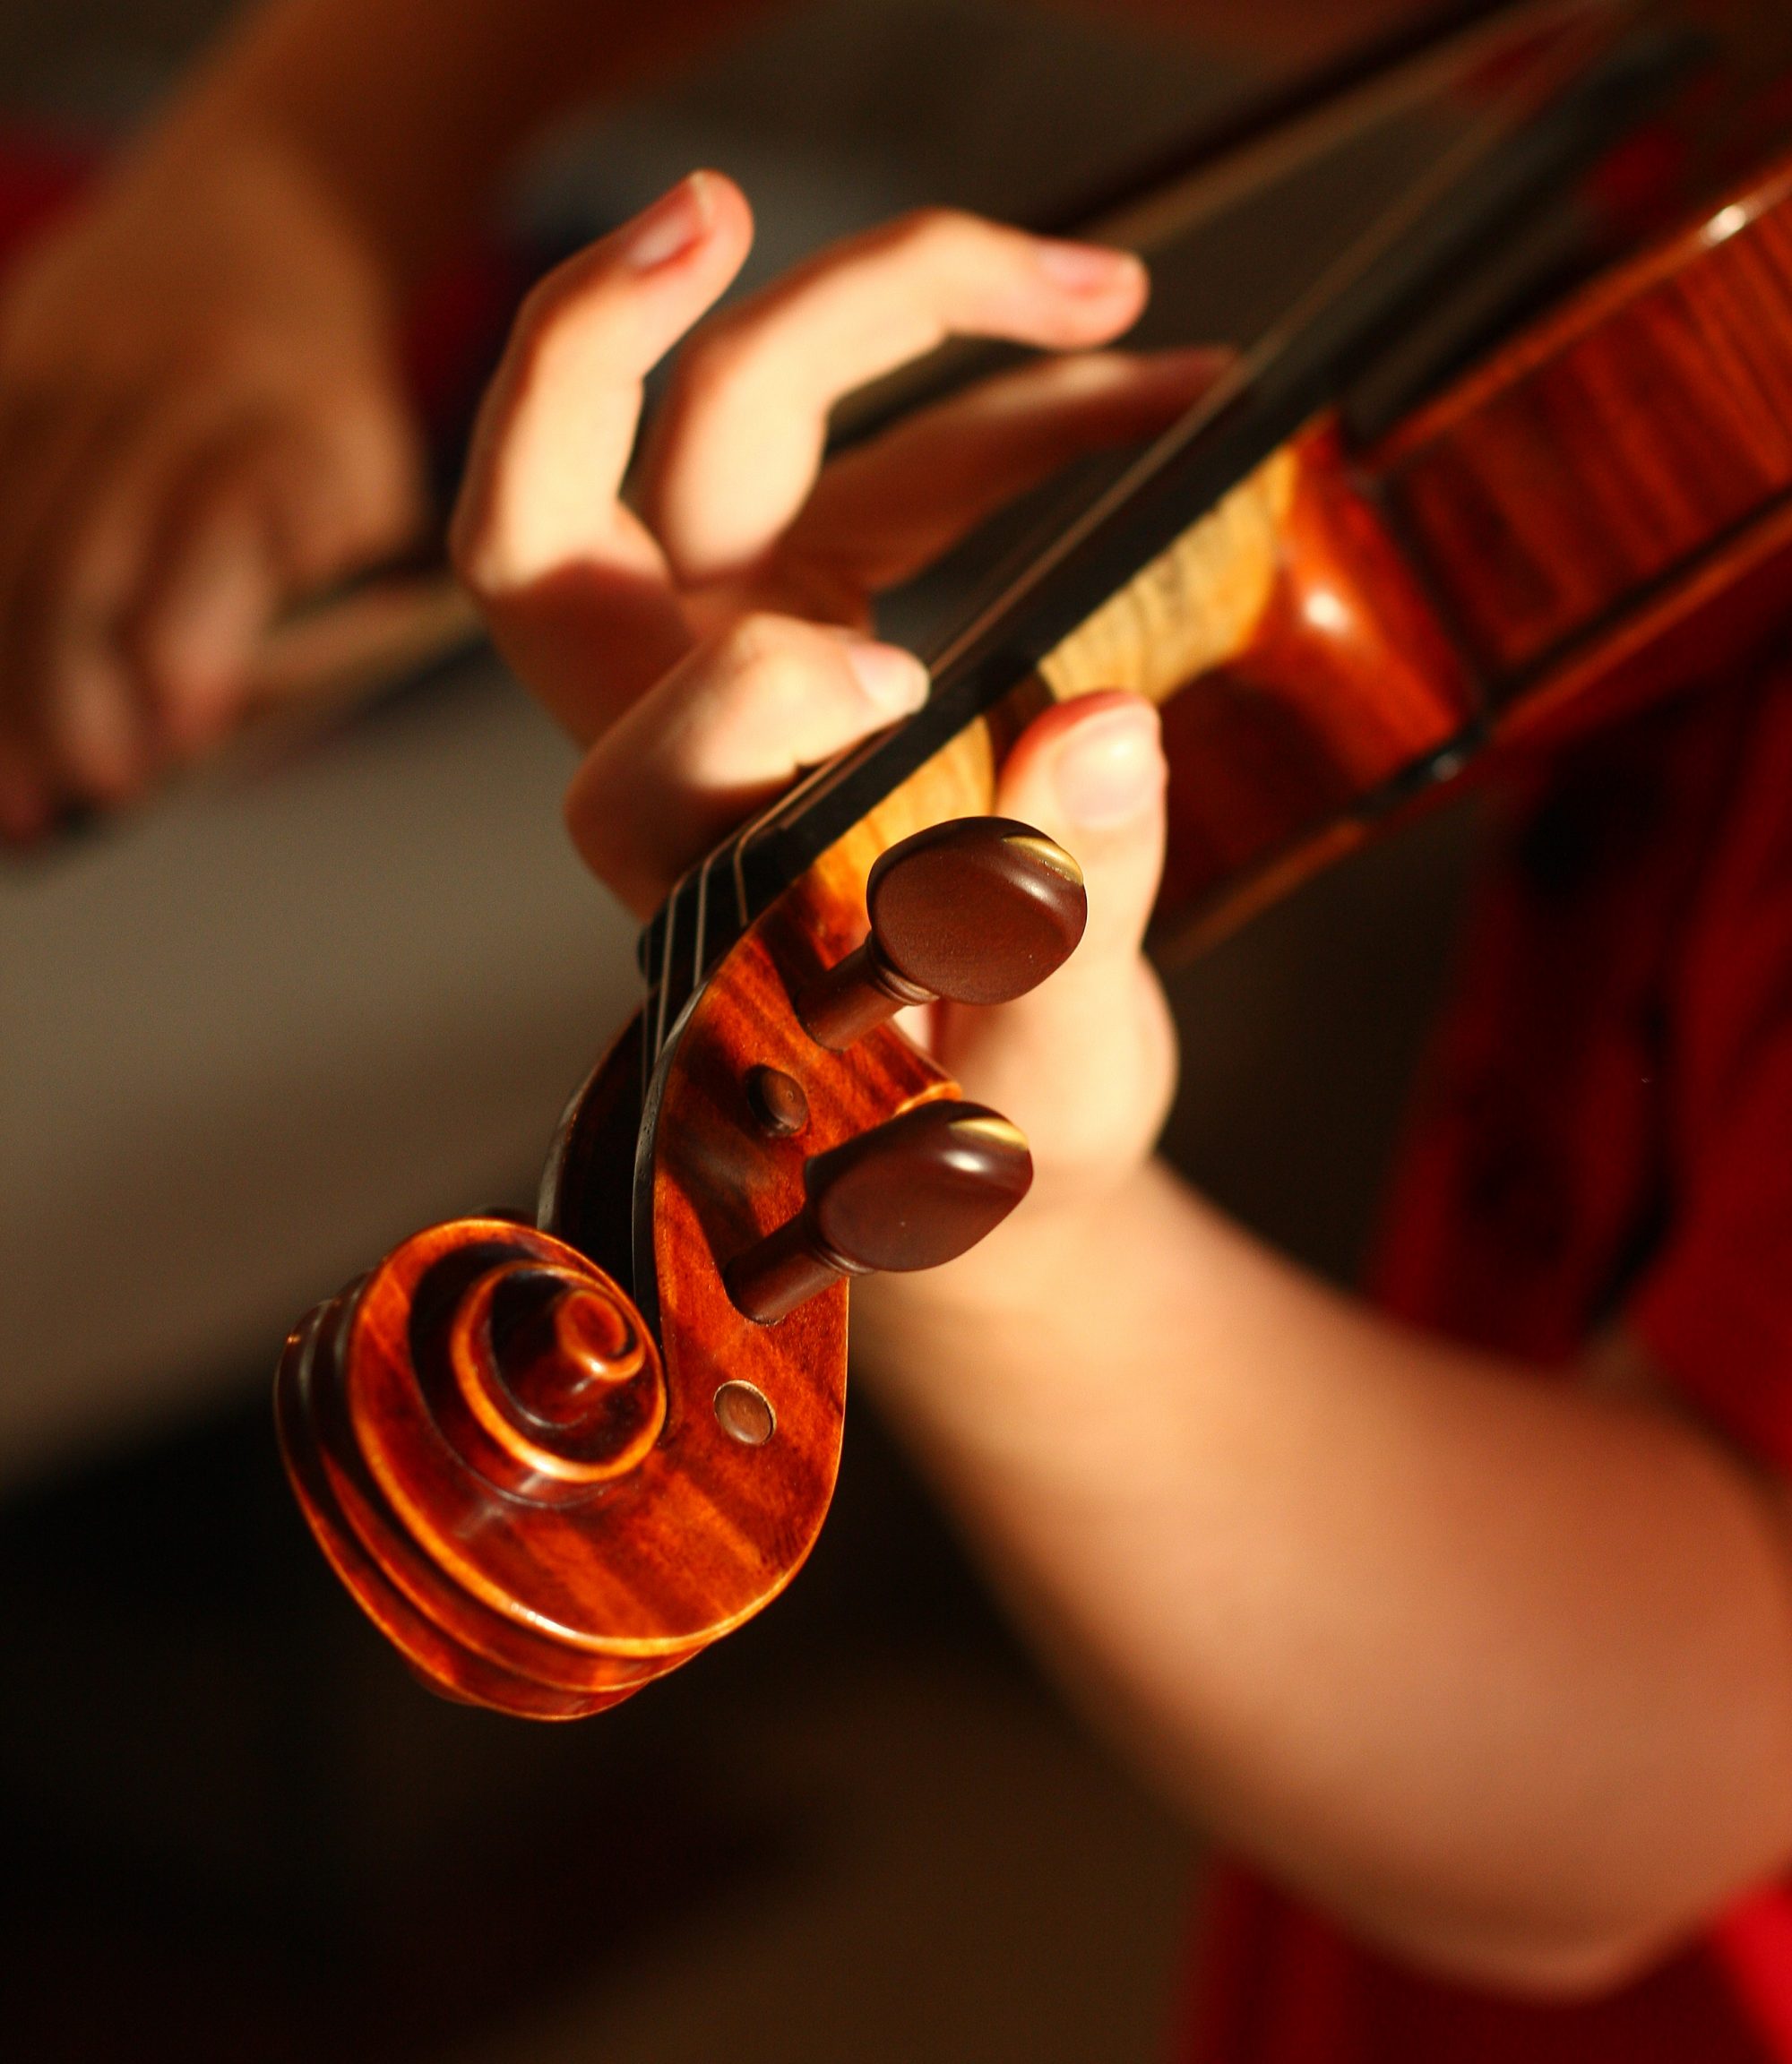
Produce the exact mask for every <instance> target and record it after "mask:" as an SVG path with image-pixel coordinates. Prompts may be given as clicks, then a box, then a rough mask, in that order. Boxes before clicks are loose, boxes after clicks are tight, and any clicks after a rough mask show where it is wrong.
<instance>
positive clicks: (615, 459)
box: [450, 172, 753, 736]
mask: <svg viewBox="0 0 1792 2064" xmlns="http://www.w3.org/2000/svg"><path fill="white" fill-rule="evenodd" d="M752 236H753V219H752V216H751V213H750V212H749V211H748V209H747V205H746V202H745V199H744V197H743V196H742V194H741V193H740V191H739V189H738V188H737V187H736V186H735V185H733V183H732V182H731V181H729V180H728V179H725V178H724V177H722V176H721V175H720V174H719V173H714V172H700V173H694V174H692V176H690V177H689V178H688V179H685V180H684V181H682V182H681V183H680V184H679V185H676V186H675V187H674V188H673V189H672V191H671V192H670V193H668V194H665V195H664V196H662V197H661V199H660V200H659V201H658V202H655V203H654V204H653V206H652V207H651V208H650V209H648V210H647V211H646V212H645V213H644V214H642V215H639V216H637V217H636V218H635V219H634V220H633V222H631V223H629V224H627V225H626V226H625V228H622V229H619V230H617V231H616V234H615V235H614V236H607V237H606V238H604V240H603V241H602V242H601V243H599V244H596V245H592V246H591V248H590V250H589V251H586V252H583V253H582V254H581V255H580V256H578V257H577V258H575V259H573V261H572V262H570V263H569V264H566V265H563V266H562V267H561V268H560V269H559V271H556V272H554V273H551V274H550V275H549V276H548V278H547V280H544V281H543V282H542V283H541V285H540V286H539V287H538V288H536V289H535V290H534V292H533V293H532V294H531V295H530V297H529V299H528V301H527V302H525V303H524V305H523V309H522V313H521V316H520V317H519V319H518V322H517V326H516V330H515V331H514V333H513V336H512V339H511V342H510V345H509V348H508V349H507V350H506V351H505V354H504V360H503V363H502V364H501V365H500V366H499V368H498V372H497V374H496V377H495V379H494V381H493V383H492V385H491V388H490V390H489V391H488V392H487V398H486V400H485V403H484V406H483V407H482V408H481V409H480V412H479V418H478V425H477V426H476V427H475V430H474V434H473V441H472V448H471V451H470V455H469V459H468V466H467V476H466V480H465V484H464V486H462V488H461V498H460V503H459V505H458V507H457V508H456V511H455V514H454V520H453V524H452V530H451V537H450V543H451V548H452V553H453V556H454V563H455V565H456V567H457V569H458V571H459V572H460V574H461V579H462V580H463V581H465V582H466V583H467V585H468V586H469V588H470V589H471V590H472V592H473V594H474V597H475V598H476V599H477V600H478V603H479V604H480V606H481V608H482V609H483V610H484V612H485V614H486V616H487V621H488V622H489V623H490V624H491V627H492V630H493V632H494V634H495V637H496V639H497V641H498V644H499V646H500V647H501V648H502V649H503V650H504V652H505V654H506V655H507V657H509V658H510V659H511V660H512V663H513V665H514V666H515V667H517V669H518V671H519V672H520V673H521V675H523V677H524V679H525V680H527V681H528V682H529V684H530V686H531V687H533V688H534V689H536V690H537V691H538V692H539V693H540V694H542V695H543V697H544V698H545V699H546V700H547V701H548V702H549V704H550V706H552V707H554V708H555V709H556V710H557V711H558V712H559V713H560V714H561V715H562V716H563V717H564V718H565V719H566V720H567V721H568V722H569V723H571V724H572V725H573V727H574V728H575V729H576V730H578V731H579V732H581V734H582V735H587V736H589V735H592V734H593V733H594V732H595V731H596V730H597V729H598V728H599V727H600V725H601V723H602V722H603V721H604V720H605V719H606V718H607V716H608V715H609V714H610V710H611V708H612V707H613V705H614V704H615V702H616V701H617V700H619V699H620V698H621V697H623V696H625V695H626V694H627V693H629V692H633V691H634V690H635V689H637V688H638V687H640V686H642V685H645V684H646V682H648V681H650V680H651V679H654V678H656V677H657V676H658V675H659V672H661V671H662V670H663V669H664V667H666V665H668V663H669V662H670V660H671V659H673V658H676V656H677V655H678V654H680V653H681V652H682V651H683V650H684V649H685V646H686V645H687V643H688V638H687V636H686V634H685V630H684V625H683V619H682V618H681V616H680V615H679V613H678V609H677V603H676V596H675V595H674V593H673V591H672V588H671V584H670V581H669V578H668V571H667V567H666V563H665V560H664V558H663V556H662V555H661V554H660V551H659V546H657V545H656V544H655V542H654V540H653V538H651V536H650V534H649V533H648V531H647V530H646V529H644V528H643V527H642V524H641V523H640V521H639V520H637V519H636V518H635V517H634V516H633V513H632V512H630V511H629V510H627V509H626V508H625V507H624V505H623V503H622V502H621V500H620V490H621V486H622V479H623V474H624V472H625V469H626V467H627V464H628V460H629V454H630V452H631V451H632V449H633V442H634V434H635V429H636V426H637V425H638V423H639V421H640V416H641V402H642V379H643V377H644V376H645V375H646V374H647V373H648V372H649V371H650V369H651V368H652V366H654V365H655V364H656V363H657V362H658V360H659V358H660V357H662V356H663V355H664V354H665V353H666V351H667V350H668V349H669V348H670V347H671V346H672V345H673V344H674V343H675V342H676V340H678V339H679V338H680V337H681V336H683V335H684V333H685V331H686V330H687V329H688V328H689V327H690V325H691V324H692V323H694V321H695V320H696V319H697V317H698V316H699V315H700V314H702V312H703V311H704V310H705V309H706V308H708V307H709V306H710V305H711V303H712V302H713V301H714V300H715V299H716V297H717V296H718V295H719V294H720V293H721V291H722V290H723V288H725V287H726V286H727V285H728V281H729V280H731V279H733V277H734V275H735V273H736V272H737V271H738V270H739V268H740V265H741V262H742V261H743V259H745V255H746V252H747V247H748V245H749V244H750V243H751V241H752Z"/></svg>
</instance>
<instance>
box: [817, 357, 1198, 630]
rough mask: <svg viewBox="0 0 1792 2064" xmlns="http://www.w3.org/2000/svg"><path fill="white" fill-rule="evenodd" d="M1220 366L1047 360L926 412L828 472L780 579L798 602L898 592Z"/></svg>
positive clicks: (1171, 411) (1181, 406)
mask: <svg viewBox="0 0 1792 2064" xmlns="http://www.w3.org/2000/svg"><path fill="white" fill-rule="evenodd" d="M1227 359H1228V354H1227V353H1225V352H1223V351H1219V350H1211V349H1207V348H1197V349H1193V350H1188V351H1166V352H1160V353H1155V354H1153V355H1152V356H1151V357H1143V358H1139V357H1126V356H1124V354H1121V353H1118V352H1092V353H1085V354H1082V355H1080V356H1078V357H1070V358H1054V359H1048V360H1047V361H1045V362H1044V363H1042V364H1038V365H1033V366H1021V368H1019V369H1018V370H1017V371H1015V372H1012V373H1006V374H1000V375H999V376H997V377H996V378H995V379H994V380H990V381H986V382H984V383H981V384H980V385H978V387H975V388H973V389H971V390H970V391H968V392H966V393H964V394H961V395H957V396H954V397H953V399H952V400H950V401H946V402H943V403H941V404H940V405H939V406H938V407H937V408H934V409H926V411H924V412H923V413H922V414H920V415H918V416H916V417H913V418H912V419H911V420H909V421H908V422H906V423H901V424H899V425H898V426H896V427H895V428H894V429H892V430H890V431H886V432H885V433H884V434H883V436H881V437H879V438H877V439H876V440H875V441H874V443H869V444H866V445H863V446H861V447H860V448H859V449H858V450H857V451H854V452H848V453H846V454H845V456H844V457H842V458H840V459H837V460H834V461H833V462H832V464H831V465H830V466H828V467H827V468H826V469H825V470H824V471H823V474H822V477H821V479H820V481H819V482H818V483H817V485H816V487H815V490H814V494H813V495H810V497H809V499H808V502H807V503H806V505H805V507H804V509H803V512H802V513H801V514H800V515H799V516H798V517H797V520H796V521H795V522H794V523H793V524H792V525H791V527H790V529H788V531H787V532H786V534H785V538H784V542H783V545H782V546H781V547H780V552H779V572H780V578H783V579H788V580H789V581H793V582H794V583H795V584H796V585H797V589H798V590H799V591H804V590H807V589H811V588H813V589H817V590H818V591H821V592H827V591H829V590H831V589H837V590H857V591H860V592H865V591H873V592H874V591H875V590H877V589H883V588H889V587H893V586H894V585H895V584H896V583H897V582H898V581H904V580H907V579H908V578H909V575H911V574H913V573H917V572H919V571H920V570H921V569H922V568H923V567H924V566H926V565H929V564H931V563H932V562H933V561H934V560H935V559H937V558H938V557H939V556H940V555H941V554H942V553H943V552H944V551H946V550H947V549H948V548H949V547H950V546H952V545H953V544H955V543H956V542H957V541H958V539H959V538H961V537H963V536H964V535H965V534H966V533H967V532H968V531H969V530H971V529H975V528H976V526H977V525H978V523H980V522H981V521H982V520H984V519H985V518H986V516H990V515H993V514H994V513H995V511H996V510H998V509H1000V508H1002V507H1004V505H1005V504H1006V503H1010V502H1012V501H1013V500H1014V499H1015V497H1016V496H1017V495H1024V494H1025V493H1026V492H1027V491H1028V489H1030V488H1031V487H1034V486H1038V483H1039V482H1040V481H1042V480H1045V479H1047V478H1049V477H1050V476H1051V475H1052V474H1053V473H1055V471H1056V470H1057V469H1058V468H1059V467H1061V466H1063V465H1065V464H1067V463H1068V462H1069V461H1070V460H1073V459H1076V458H1080V457H1081V456H1082V455H1083V454H1084V453H1085V452H1092V451H1097V450H1098V449H1100V448H1101V447H1102V446H1104V445H1109V444H1124V443H1133V441H1135V440H1137V439H1140V438H1143V437H1149V436H1151V435H1152V434H1155V433H1156V432H1157V431H1159V430H1161V429H1162V428H1163V427H1164V426H1166V425H1167V424H1168V423H1170V422H1172V421H1174V420H1175V418H1176V417H1177V416H1179V415H1181V414H1182V413H1183V411H1184V410H1185V409H1188V408H1189V407H1190V406H1191V405H1192V404H1193V402H1194V401H1195V400H1196V399H1197V398H1198V397H1199V396H1200V395H1201V393H1202V391H1204V390H1205V389H1206V388H1207V387H1209V386H1210V384H1211V383H1212V382H1213V380H1214V379H1215V377H1216V376H1217V375H1218V374H1219V372H1220V371H1221V370H1222V369H1223V367H1224V366H1225V365H1226V363H1227Z"/></svg>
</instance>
